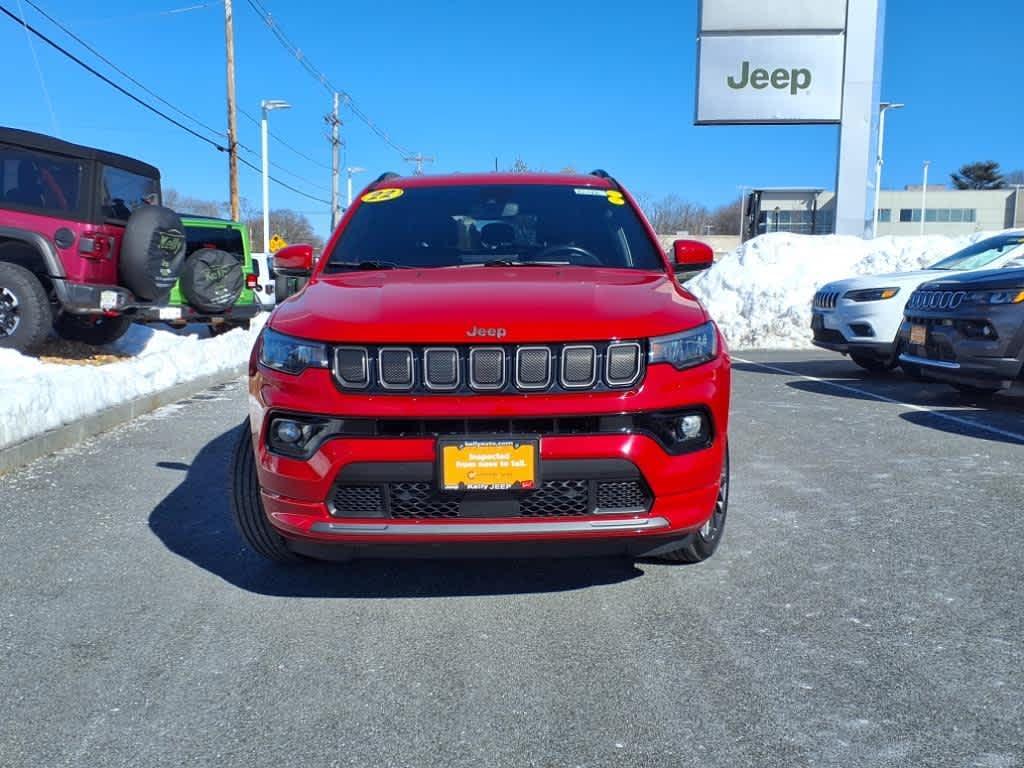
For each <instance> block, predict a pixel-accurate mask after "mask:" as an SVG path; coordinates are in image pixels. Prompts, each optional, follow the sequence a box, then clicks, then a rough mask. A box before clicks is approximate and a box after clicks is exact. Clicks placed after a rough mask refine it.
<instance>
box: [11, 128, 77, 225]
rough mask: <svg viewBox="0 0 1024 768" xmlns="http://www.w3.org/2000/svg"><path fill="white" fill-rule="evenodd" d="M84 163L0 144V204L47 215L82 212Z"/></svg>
mask: <svg viewBox="0 0 1024 768" xmlns="http://www.w3.org/2000/svg"><path fill="white" fill-rule="evenodd" d="M82 171H83V168H82V162H81V161H79V160H73V159H71V158H67V157H60V156H57V155H44V154H40V153H37V152H30V151H28V150H25V149H21V148H19V147H12V146H4V145H0V201H2V202H3V203H6V204H8V205H11V206H13V207H23V208H29V209H37V210H39V211H41V212H46V213H48V214H53V215H58V216H59V215H60V214H62V213H63V214H73V213H77V212H78V210H79V203H80V197H81V189H82Z"/></svg>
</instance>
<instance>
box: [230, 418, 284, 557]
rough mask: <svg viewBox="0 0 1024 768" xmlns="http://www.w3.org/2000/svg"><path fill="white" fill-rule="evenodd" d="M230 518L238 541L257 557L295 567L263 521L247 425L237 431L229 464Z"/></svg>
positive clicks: (282, 546)
mask: <svg viewBox="0 0 1024 768" xmlns="http://www.w3.org/2000/svg"><path fill="white" fill-rule="evenodd" d="M230 471H231V516H232V517H233V518H234V520H235V526H236V527H237V528H238V532H239V533H240V534H241V535H242V539H243V540H244V541H245V543H246V544H248V545H249V547H250V548H251V549H252V550H254V551H255V552H256V553H257V554H259V555H261V556H262V557H265V558H266V559H267V560H271V561H273V562H275V563H295V562H299V561H300V560H301V559H302V558H300V557H299V556H298V555H297V554H295V553H294V552H292V551H291V550H290V549H288V545H287V543H286V542H285V540H284V537H283V536H281V535H280V534H279V533H278V532H277V531H275V530H274V528H273V526H271V525H270V521H269V520H267V513H266V511H265V510H264V509H263V500H262V499H261V498H260V485H259V478H258V477H257V475H256V457H255V456H254V454H253V450H252V437H251V433H250V432H249V424H248V422H247V423H246V424H244V425H243V426H242V428H241V429H240V430H239V435H238V444H237V445H236V446H235V453H234V457H233V458H232V461H231V470H230Z"/></svg>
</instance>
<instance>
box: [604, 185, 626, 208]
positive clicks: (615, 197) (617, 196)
mask: <svg viewBox="0 0 1024 768" xmlns="http://www.w3.org/2000/svg"><path fill="white" fill-rule="evenodd" d="M605 194H606V195H608V202H609V203H611V204H612V205H625V204H626V198H624V197H623V196H622V193H621V192H619V190H617V189H609V190H608V191H607V192H605Z"/></svg>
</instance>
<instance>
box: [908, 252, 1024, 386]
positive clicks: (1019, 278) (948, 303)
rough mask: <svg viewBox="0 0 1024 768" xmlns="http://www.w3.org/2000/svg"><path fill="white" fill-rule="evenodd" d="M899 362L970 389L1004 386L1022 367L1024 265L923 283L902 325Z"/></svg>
mask: <svg viewBox="0 0 1024 768" xmlns="http://www.w3.org/2000/svg"><path fill="white" fill-rule="evenodd" d="M900 341H901V342H902V344H903V345H904V346H903V349H904V350H905V351H904V352H903V354H901V355H900V362H901V364H902V365H903V366H904V367H906V366H911V367H912V368H914V369H916V370H917V372H919V373H921V374H922V375H923V376H925V377H926V378H929V379H935V380H937V381H944V382H947V383H949V384H952V385H953V386H954V387H956V388H958V389H960V390H961V391H964V392H967V393H971V394H986V393H992V392H996V391H998V390H1000V389H1005V388H1006V387H1009V386H1011V385H1012V384H1013V382H1014V380H1016V379H1019V378H1021V374H1022V368H1024V268H1021V269H1006V268H1003V269H992V270H985V271H983V272H973V273H971V274H967V275H963V276H961V277H952V278H944V279H942V280H934V281H932V282H929V283H925V284H923V285H922V286H921V287H920V288H918V289H917V290H916V291H914V293H912V294H911V296H910V298H909V300H908V301H907V305H906V309H905V310H904V312H903V323H902V325H901V326H900Z"/></svg>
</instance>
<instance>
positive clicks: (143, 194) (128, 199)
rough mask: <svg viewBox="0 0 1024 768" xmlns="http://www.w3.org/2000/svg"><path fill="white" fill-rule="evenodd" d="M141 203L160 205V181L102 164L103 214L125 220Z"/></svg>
mask: <svg viewBox="0 0 1024 768" xmlns="http://www.w3.org/2000/svg"><path fill="white" fill-rule="evenodd" d="M142 205H160V182H159V180H157V179H151V178H149V177H148V176H140V175H139V174H137V173H132V172H131V171H125V170H123V169H121V168H115V167H113V166H110V165H105V166H103V215H104V216H105V217H106V218H108V219H114V220H116V221H127V220H128V217H129V216H131V215H132V211H134V210H135V209H136V208H138V207H139V206H142Z"/></svg>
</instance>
